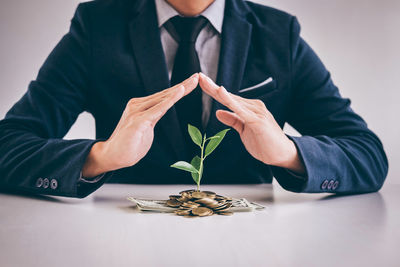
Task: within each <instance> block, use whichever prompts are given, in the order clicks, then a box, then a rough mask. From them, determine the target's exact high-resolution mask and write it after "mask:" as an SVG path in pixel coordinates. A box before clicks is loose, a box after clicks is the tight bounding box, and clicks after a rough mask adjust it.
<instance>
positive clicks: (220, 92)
mask: <svg viewBox="0 0 400 267" xmlns="http://www.w3.org/2000/svg"><path fill="white" fill-rule="evenodd" d="M200 87H201V88H202V89H203V90H204V91H205V92H206V93H207V94H209V95H210V96H211V97H212V98H214V99H215V100H217V101H218V102H219V103H221V104H222V105H224V106H227V107H228V108H229V109H231V110H232V111H234V112H235V113H237V114H238V115H239V116H240V117H241V118H243V119H244V120H247V119H249V118H250V116H251V114H250V113H249V112H248V111H247V109H244V108H243V107H242V106H241V105H240V104H239V103H238V102H237V101H236V100H235V99H233V97H231V96H230V95H229V93H228V92H227V91H226V89H225V88H224V87H223V86H218V85H216V84H215V83H214V82H213V81H212V80H211V79H210V78H208V77H207V76H205V75H204V74H202V73H200Z"/></svg>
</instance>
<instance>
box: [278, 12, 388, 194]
mask: <svg viewBox="0 0 400 267" xmlns="http://www.w3.org/2000/svg"><path fill="white" fill-rule="evenodd" d="M290 43H291V84H292V86H291V87H292V90H293V92H292V93H293V99H292V103H291V105H290V109H291V111H290V113H289V117H288V119H287V121H288V123H289V124H290V125H292V126H293V127H294V128H295V129H297V130H298V131H299V132H300V133H301V134H302V136H301V137H290V138H291V139H292V140H293V141H294V143H295V144H296V146H297V149H298V151H299V154H300V158H301V160H302V161H303V163H304V165H305V168H306V175H305V177H304V179H299V177H295V176H294V175H291V173H290V172H287V171H286V170H284V169H281V168H277V167H273V172H274V176H275V178H276V179H277V181H278V182H279V183H280V184H281V185H282V186H283V187H284V188H285V189H287V190H290V191H294V192H307V193H318V192H332V193H341V194H352V193H367V192H374V191H378V190H379V189H380V188H381V187H382V185H383V182H384V180H385V178H386V175H387V171H388V161H387V158H386V155H385V152H384V150H383V146H382V144H381V142H380V140H379V139H378V137H377V136H376V135H375V134H374V133H373V132H372V131H371V130H369V129H368V127H367V124H366V123H365V122H364V120H363V119H362V118H361V117H360V116H359V115H357V114H356V113H355V112H354V111H353V110H352V109H351V107H350V100H349V99H345V98H342V97H341V95H340V94H339V91H338V88H337V87H336V86H335V85H334V83H333V82H332V80H331V77H330V74H329V72H328V71H327V70H326V68H325V66H324V65H323V64H322V62H321V61H320V59H319V58H318V57H317V55H316V54H315V53H314V51H313V50H312V49H311V48H310V47H309V46H308V44H307V43H306V42H305V41H304V40H303V39H302V38H301V37H300V25H299V23H298V22H297V19H296V18H293V20H292V24H291V42H290Z"/></svg>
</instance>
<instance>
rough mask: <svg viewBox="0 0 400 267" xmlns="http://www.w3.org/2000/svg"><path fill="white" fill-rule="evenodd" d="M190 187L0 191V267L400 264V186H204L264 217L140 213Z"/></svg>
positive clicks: (140, 186)
mask: <svg viewBox="0 0 400 267" xmlns="http://www.w3.org/2000/svg"><path fill="white" fill-rule="evenodd" d="M190 188H192V187H191V186H188V185H172V186H170V185H156V186H154V185H153V186H151V185H105V186H103V187H102V188H101V189H99V190H98V191H97V192H95V193H94V194H93V195H91V196H89V197H88V198H86V199H83V200H78V199H67V198H54V197H41V196H37V197H35V196H16V195H10V194H4V193H2V194H0V203H1V204H0V214H1V215H0V216H1V217H0V266H400V230H399V226H400V208H399V203H400V185H386V186H385V187H384V188H383V189H382V190H381V191H380V193H373V194H365V195H356V196H344V197H334V196H330V195H328V194H315V195H310V194H295V193H290V192H287V191H285V190H283V189H282V188H281V187H279V186H278V185H277V184H274V185H273V186H271V185H235V186H227V185H222V186H203V188H202V189H203V190H211V191H214V192H217V193H219V194H223V195H227V196H231V197H237V198H241V197H244V198H247V199H248V200H251V201H256V202H258V203H260V204H263V205H265V206H266V207H267V208H266V209H265V210H264V211H257V212H253V213H236V214H235V215H233V216H227V217H226V216H211V217H207V218H194V219H190V218H189V219H188V218H183V217H179V216H175V215H172V214H161V213H147V212H140V211H138V210H137V208H135V207H133V205H134V204H133V203H131V202H129V201H127V200H126V197H127V196H134V197H139V198H150V199H166V198H168V195H169V194H176V193H178V192H179V191H181V190H183V189H190Z"/></svg>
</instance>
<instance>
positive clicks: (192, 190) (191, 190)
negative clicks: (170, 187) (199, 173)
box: [179, 189, 195, 195]
mask: <svg viewBox="0 0 400 267" xmlns="http://www.w3.org/2000/svg"><path fill="white" fill-rule="evenodd" d="M192 192H195V190H194V189H189V190H184V191H181V192H179V194H180V195H182V194H184V193H192Z"/></svg>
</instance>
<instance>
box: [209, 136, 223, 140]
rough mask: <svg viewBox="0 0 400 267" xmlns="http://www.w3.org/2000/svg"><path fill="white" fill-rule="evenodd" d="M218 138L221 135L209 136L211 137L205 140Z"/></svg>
mask: <svg viewBox="0 0 400 267" xmlns="http://www.w3.org/2000/svg"><path fill="white" fill-rule="evenodd" d="M219 138H221V136H211V137H209V138H207V140H211V139H219Z"/></svg>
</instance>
